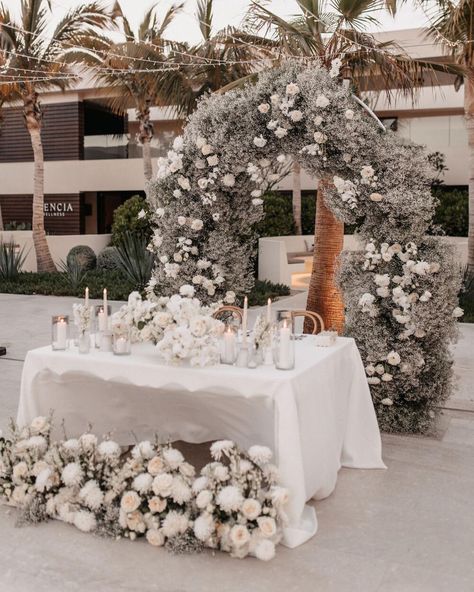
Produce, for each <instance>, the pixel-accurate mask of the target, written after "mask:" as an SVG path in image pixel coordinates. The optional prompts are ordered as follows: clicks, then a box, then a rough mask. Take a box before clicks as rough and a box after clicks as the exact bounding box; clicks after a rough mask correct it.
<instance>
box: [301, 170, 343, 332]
mask: <svg viewBox="0 0 474 592" xmlns="http://www.w3.org/2000/svg"><path fill="white" fill-rule="evenodd" d="M328 185H329V183H328V182H327V181H320V182H319V186H318V199H317V202H316V224H315V231H314V257H313V269H312V272H311V279H310V283H309V291H308V300H307V304H306V309H307V310H310V311H313V312H318V313H319V314H320V315H321V316H322V317H323V320H324V324H325V326H326V327H327V328H333V329H336V330H337V332H338V333H339V334H341V333H342V331H343V329H344V303H343V301H342V296H341V293H340V292H339V290H338V289H337V287H336V283H335V274H336V268H337V258H338V256H339V254H340V253H341V251H342V248H343V246H344V224H343V223H342V222H339V220H337V219H336V217H335V216H334V214H333V213H332V212H331V211H330V210H329V209H328V208H327V206H326V204H325V202H324V189H325V187H327V186H328ZM309 325H310V323H308V322H305V327H304V330H305V332H310V330H311V327H310V326H309Z"/></svg>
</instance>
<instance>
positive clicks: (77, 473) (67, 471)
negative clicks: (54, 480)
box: [61, 462, 84, 487]
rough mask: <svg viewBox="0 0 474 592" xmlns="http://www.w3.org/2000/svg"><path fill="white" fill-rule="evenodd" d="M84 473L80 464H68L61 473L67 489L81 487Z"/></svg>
mask: <svg viewBox="0 0 474 592" xmlns="http://www.w3.org/2000/svg"><path fill="white" fill-rule="evenodd" d="M83 478H84V473H83V471H82V469H81V466H80V465H79V464H78V463H75V462H72V463H69V464H67V465H66V466H65V467H64V469H63V470H62V473H61V479H62V481H63V483H64V485H66V487H75V486H77V485H80V483H81V481H82V479H83Z"/></svg>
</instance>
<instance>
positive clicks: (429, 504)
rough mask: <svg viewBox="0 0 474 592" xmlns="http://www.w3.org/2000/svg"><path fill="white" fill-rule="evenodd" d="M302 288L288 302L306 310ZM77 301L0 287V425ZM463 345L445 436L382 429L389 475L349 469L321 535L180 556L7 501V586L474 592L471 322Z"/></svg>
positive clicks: (324, 510) (3, 550) (3, 577)
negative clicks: (18, 516) (37, 353)
mask: <svg viewBox="0 0 474 592" xmlns="http://www.w3.org/2000/svg"><path fill="white" fill-rule="evenodd" d="M303 301H304V296H303V295H299V296H297V297H296V298H295V299H292V300H291V301H290V302H286V303H283V302H282V303H281V304H282V305H286V304H292V305H294V306H295V307H297V308H299V307H300V306H301V305H302V303H303ZM70 308H71V299H68V298H50V297H42V296H36V297H27V296H10V295H0V345H3V344H5V345H7V347H8V355H7V359H5V358H0V428H5V427H6V424H7V420H8V417H9V416H11V415H13V416H14V415H15V412H16V406H17V401H18V392H19V383H20V374H21V368H22V361H23V359H24V356H25V353H26V351H27V350H28V349H30V348H33V347H36V346H39V345H42V344H44V343H45V342H47V341H48V340H49V331H50V326H49V316H50V315H52V314H55V313H67V312H68V311H69V310H70ZM461 335H462V339H461V340H460V341H459V343H458V345H457V346H456V348H455V350H454V355H455V362H456V364H455V370H456V374H457V376H458V378H459V389H458V391H457V393H455V395H454V396H453V398H452V399H451V400H450V401H449V402H448V407H449V408H450V409H447V410H445V411H444V412H443V420H442V429H441V430H439V435H438V436H437V438H419V437H401V436H391V435H390V436H389V435H385V436H383V444H384V460H385V462H386V464H387V466H388V470H387V471H362V470H350V469H342V470H341V471H340V474H339V480H338V484H337V487H336V490H335V492H334V493H333V494H332V495H331V496H330V497H329V498H327V499H326V500H323V501H320V502H317V503H316V504H315V506H316V510H317V513H318V520H319V531H318V533H317V535H316V536H315V537H314V538H313V539H312V540H311V541H309V542H308V543H306V544H305V545H303V546H302V547H299V548H297V549H293V550H290V549H286V548H283V547H280V548H279V549H278V555H277V558H276V559H275V560H274V561H273V562H271V563H270V564H263V563H260V562H257V561H256V560H254V559H247V560H244V561H239V560H233V559H231V558H230V557H228V556H227V555H225V554H218V555H217V556H212V554H211V553H204V554H202V555H197V556H186V557H175V556H172V555H169V554H167V553H166V551H163V550H157V549H155V548H152V547H151V546H150V545H147V544H145V543H141V542H137V543H130V542H128V541H110V540H101V539H97V538H95V537H93V536H90V535H85V534H82V533H80V532H79V531H77V530H76V529H74V528H73V527H70V526H67V525H64V524H61V523H59V522H52V523H48V524H45V525H41V526H38V527H27V528H16V527H15V526H14V524H15V511H14V510H12V509H9V508H6V507H2V506H0V533H1V535H0V592H33V591H34V592H75V591H76V590H77V591H79V590H81V592H82V591H83V590H88V591H90V592H96V591H97V592H112V591H113V592H129V591H130V592H132V591H133V592H135V591H143V592H151V591H153V592H200V591H206V592H207V591H209V590H216V591H218V592H226V591H227V592H241V591H242V592H243V591H245V592H260V591H265V592H266V591H267V590H268V589H269V588H271V589H272V591H274V592H279V591H280V590H281V591H285V592H313V591H316V590H318V591H319V590H320V591H322V592H333V591H334V592H346V591H347V592H473V591H474V512H473V511H472V503H473V502H472V499H473V491H474V413H473V412H472V411H474V407H473V405H474V393H473V391H474V347H473V345H474V325H462V326H461Z"/></svg>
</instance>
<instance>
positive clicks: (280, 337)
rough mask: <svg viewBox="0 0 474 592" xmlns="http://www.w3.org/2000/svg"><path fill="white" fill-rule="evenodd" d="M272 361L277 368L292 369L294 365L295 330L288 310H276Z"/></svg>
mask: <svg viewBox="0 0 474 592" xmlns="http://www.w3.org/2000/svg"><path fill="white" fill-rule="evenodd" d="M273 361H274V362H275V366H276V368H278V370H292V369H293V368H294V367H295V332H294V324H293V316H292V314H291V311H289V310H279V311H277V322H276V327H275V333H274V336H273Z"/></svg>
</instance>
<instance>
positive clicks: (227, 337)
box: [222, 327, 235, 364]
mask: <svg viewBox="0 0 474 592" xmlns="http://www.w3.org/2000/svg"><path fill="white" fill-rule="evenodd" d="M222 358H223V359H222V361H223V362H224V364H233V363H234V362H235V333H234V331H233V330H232V327H227V328H226V330H225V331H224V351H223V356H222Z"/></svg>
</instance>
